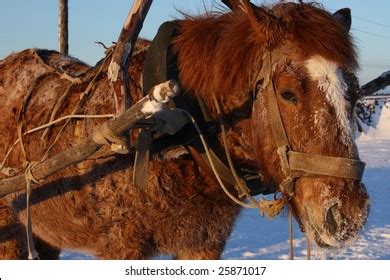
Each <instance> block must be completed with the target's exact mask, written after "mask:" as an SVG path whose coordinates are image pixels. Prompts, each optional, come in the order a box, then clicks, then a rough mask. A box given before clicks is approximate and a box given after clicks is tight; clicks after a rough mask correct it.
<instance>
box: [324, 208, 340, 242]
mask: <svg viewBox="0 0 390 280" xmlns="http://www.w3.org/2000/svg"><path fill="white" fill-rule="evenodd" d="M338 211H339V209H338V206H337V204H335V205H333V206H331V207H329V209H328V211H327V212H326V216H325V221H326V227H327V228H328V230H329V231H330V233H331V234H334V235H335V234H336V233H337V229H338V223H337V221H336V219H337V218H336V217H337V216H338Z"/></svg>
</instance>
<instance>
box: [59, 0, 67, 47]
mask: <svg viewBox="0 0 390 280" xmlns="http://www.w3.org/2000/svg"><path fill="white" fill-rule="evenodd" d="M58 40H59V51H60V52H61V53H63V54H65V55H68V54H69V43H68V0H59V30H58Z"/></svg>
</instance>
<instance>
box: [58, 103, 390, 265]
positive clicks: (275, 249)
mask: <svg viewBox="0 0 390 280" xmlns="http://www.w3.org/2000/svg"><path fill="white" fill-rule="evenodd" d="M386 102H387V103H386ZM388 103H389V102H388V101H387V100H386V99H385V100H382V101H380V102H377V104H376V105H375V112H374V113H373V115H372V116H371V121H370V122H368V123H369V125H370V126H368V125H367V124H364V125H365V129H366V130H367V134H363V133H362V134H360V135H358V138H357V145H358V148H359V151H360V156H361V159H362V160H363V161H365V162H366V163H367V167H366V171H365V173H364V177H363V182H364V184H365V185H366V187H367V190H368V193H369V195H370V201H371V210H370V214H369V217H368V220H367V223H366V225H365V227H364V229H363V230H362V232H361V234H360V235H359V237H357V238H356V240H354V241H353V242H352V243H351V244H350V245H348V246H347V247H346V248H344V249H338V250H326V249H320V248H317V247H316V246H314V245H313V244H312V248H311V255H312V259H370V260H371V259H387V260H389V259H390V214H389V213H390V106H386V104H388ZM374 104H375V103H374ZM388 105H390V104H388ZM371 126H373V127H371ZM288 240H289V236H288V219H287V215H286V213H284V214H282V215H281V216H279V217H277V218H275V219H273V220H268V219H266V218H263V217H260V215H259V212H258V211H257V210H253V209H245V210H243V212H242V214H241V215H240V217H239V219H238V221H237V224H236V227H235V230H234V231H233V233H232V235H231V237H230V239H229V240H228V242H227V244H226V247H225V251H224V254H223V255H222V258H223V259H242V260H254V259H271V260H272V259H288V256H289V246H290V245H289V241H288ZM294 257H295V258H296V259H305V258H306V239H305V238H304V236H303V234H302V233H301V232H300V231H299V228H298V226H297V224H294ZM61 258H62V259H91V258H93V257H91V256H88V255H83V254H79V253H74V252H69V251H64V252H62V254H61ZM164 258H167V257H166V256H165V257H164Z"/></svg>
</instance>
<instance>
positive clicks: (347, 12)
mask: <svg viewBox="0 0 390 280" xmlns="http://www.w3.org/2000/svg"><path fill="white" fill-rule="evenodd" d="M333 18H334V19H336V20H337V21H338V22H340V23H341V24H342V25H343V26H344V27H345V29H346V30H347V32H349V30H350V29H351V24H352V17H351V9H349V8H344V9H341V10H338V11H337V12H335V13H334V14H333Z"/></svg>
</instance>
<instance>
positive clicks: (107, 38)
mask: <svg viewBox="0 0 390 280" xmlns="http://www.w3.org/2000/svg"><path fill="white" fill-rule="evenodd" d="M218 2H219V1H218V0H154V2H153V5H152V8H151V10H150V12H149V14H148V17H147V19H146V22H145V24H144V28H143V30H142V33H141V35H142V36H144V37H146V38H152V37H153V36H154V34H155V32H156V31H157V28H158V26H159V25H160V24H161V23H162V22H164V21H166V20H169V19H172V18H175V17H179V14H178V13H177V11H176V9H179V10H183V11H189V12H190V13H192V14H197V13H200V12H202V11H204V7H207V8H209V9H210V8H211V7H212V5H213V3H218ZM253 2H254V3H257V4H259V3H273V2H275V1H259V0H253ZM318 2H321V3H323V5H324V6H325V7H326V8H327V9H328V10H330V11H332V12H334V11H336V10H337V9H339V8H343V7H350V8H351V9H352V15H353V25H352V33H353V34H354V36H355V38H356V43H357V45H358V47H359V50H360V64H361V72H360V73H359V77H360V79H361V82H362V83H364V82H366V81H369V80H371V79H373V78H375V77H377V76H378V75H380V74H381V73H382V72H384V71H387V70H390V1H388V0H371V1H360V0H349V1H348V0H323V1H321V0H318ZM131 3H132V1H131V0H114V1H108V0H69V24H70V25H69V32H70V34H69V36H70V40H69V44H70V54H71V55H73V56H75V57H78V58H79V59H81V60H84V61H86V62H88V63H90V64H94V63H95V62H96V61H98V60H99V59H100V58H102V57H103V52H104V50H103V49H102V48H101V47H100V46H98V45H96V44H95V43H94V42H95V41H101V42H104V43H106V44H107V45H110V43H111V42H112V41H116V40H117V38H118V35H119V32H120V30H121V27H122V24H123V22H124V20H125V18H126V16H127V13H128V11H129V8H130V6H131ZM57 5H58V1H57V0H0V59H2V58H4V57H5V56H6V55H7V54H9V53H10V52H12V51H19V50H22V49H26V48H31V47H39V48H48V49H56V48H57V22H58V18H57V17H58V15H57V13H58V6H57Z"/></svg>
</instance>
